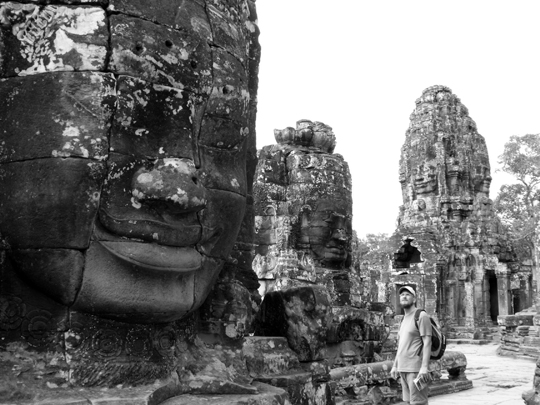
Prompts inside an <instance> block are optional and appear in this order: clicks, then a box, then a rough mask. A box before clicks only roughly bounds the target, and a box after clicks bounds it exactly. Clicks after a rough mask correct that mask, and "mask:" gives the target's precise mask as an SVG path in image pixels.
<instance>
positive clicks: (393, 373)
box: [390, 358, 399, 380]
mask: <svg viewBox="0 0 540 405" xmlns="http://www.w3.org/2000/svg"><path fill="white" fill-rule="evenodd" d="M397 366H398V364H397V358H396V359H395V360H394V364H393V365H392V370H390V377H392V378H393V379H394V380H397V378H398V375H399V373H398V371H397Z"/></svg>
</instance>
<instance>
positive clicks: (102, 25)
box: [0, 2, 109, 77]
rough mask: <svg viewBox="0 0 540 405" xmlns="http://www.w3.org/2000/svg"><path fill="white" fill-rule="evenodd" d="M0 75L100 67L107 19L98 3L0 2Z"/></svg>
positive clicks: (102, 65) (100, 68)
mask: <svg viewBox="0 0 540 405" xmlns="http://www.w3.org/2000/svg"><path fill="white" fill-rule="evenodd" d="M0 15H1V16H2V17H1V19H0V21H1V22H2V29H1V30H0V53H2V54H3V55H2V56H3V57H2V59H0V77H8V76H16V75H19V76H26V75H33V74H39V73H45V72H55V71H73V70H75V71H82V70H103V69H104V67H105V60H106V55H107V41H108V37H109V35H108V31H107V17H106V14H105V10H103V9H102V8H100V7H69V6H57V5H51V6H44V7H43V6H39V5H37V4H20V3H15V2H3V3H2V4H1V5H0Z"/></svg>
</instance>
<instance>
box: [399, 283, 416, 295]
mask: <svg viewBox="0 0 540 405" xmlns="http://www.w3.org/2000/svg"><path fill="white" fill-rule="evenodd" d="M403 291H407V292H409V293H411V294H412V295H413V296H415V297H416V291H414V288H413V287H412V286H410V285H404V286H403V287H401V288H400V289H399V290H398V294H401V293H402V292H403Z"/></svg>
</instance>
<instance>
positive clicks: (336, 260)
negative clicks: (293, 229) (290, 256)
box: [301, 204, 352, 269]
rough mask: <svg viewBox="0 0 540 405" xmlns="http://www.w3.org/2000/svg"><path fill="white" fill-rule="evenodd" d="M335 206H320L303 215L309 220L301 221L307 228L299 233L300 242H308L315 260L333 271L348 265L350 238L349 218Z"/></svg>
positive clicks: (350, 226)
mask: <svg viewBox="0 0 540 405" xmlns="http://www.w3.org/2000/svg"><path fill="white" fill-rule="evenodd" d="M337 205H338V204H335V206H334V207H331V206H330V205H328V204H320V205H319V206H318V207H317V209H316V210H315V211H313V212H310V213H304V214H303V215H309V220H308V221H303V222H304V223H306V225H307V226H305V227H303V228H302V231H301V234H302V236H303V237H302V240H309V246H310V248H311V251H312V252H313V254H314V258H315V260H316V261H318V262H319V263H320V264H321V265H322V266H324V267H328V268H333V269H340V268H345V267H347V266H348V265H349V263H348V262H349V261H350V240H351V237H352V224H351V218H350V216H348V215H346V214H345V213H344V212H343V210H342V209H340V207H339V206H337Z"/></svg>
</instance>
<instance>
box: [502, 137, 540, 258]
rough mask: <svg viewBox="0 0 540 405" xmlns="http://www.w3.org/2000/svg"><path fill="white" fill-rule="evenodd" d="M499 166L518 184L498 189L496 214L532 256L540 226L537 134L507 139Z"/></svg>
mask: <svg viewBox="0 0 540 405" xmlns="http://www.w3.org/2000/svg"><path fill="white" fill-rule="evenodd" d="M499 163H500V164H501V167H502V171H504V172H506V173H508V174H511V175H512V176H514V177H515V179H516V181H517V182H516V183H515V184H509V185H503V186H502V187H501V189H500V191H499V194H498V196H497V198H496V200H495V210H496V212H497V214H498V215H499V217H500V218H501V221H502V222H503V223H504V224H505V225H507V226H508V227H509V228H510V229H511V232H512V235H513V237H514V239H515V240H516V241H518V242H519V243H521V244H525V245H527V246H528V247H529V249H530V253H533V252H534V249H535V246H538V236H539V235H538V226H539V225H540V134H536V135H532V134H530V135H523V136H512V137H510V141H509V142H507V143H506V144H505V145H504V152H503V154H502V155H501V156H499Z"/></svg>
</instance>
